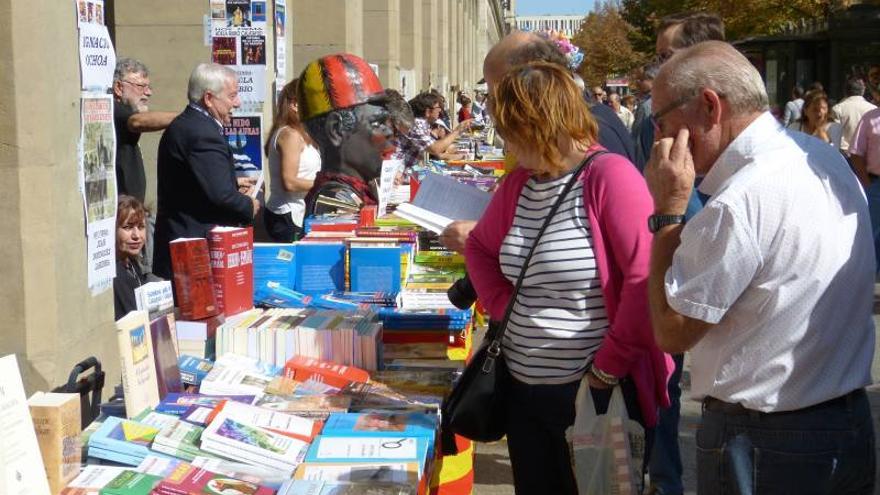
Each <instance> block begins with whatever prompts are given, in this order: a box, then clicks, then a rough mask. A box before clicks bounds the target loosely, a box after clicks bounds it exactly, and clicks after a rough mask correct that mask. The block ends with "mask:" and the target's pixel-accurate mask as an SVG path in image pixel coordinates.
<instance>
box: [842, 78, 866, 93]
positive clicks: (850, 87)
mask: <svg viewBox="0 0 880 495" xmlns="http://www.w3.org/2000/svg"><path fill="white" fill-rule="evenodd" d="M864 94H865V81H863V80H862V78H861V77H850V78H849V79H847V80H846V96H862V95H864Z"/></svg>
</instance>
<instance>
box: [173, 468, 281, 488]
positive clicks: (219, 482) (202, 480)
mask: <svg viewBox="0 0 880 495" xmlns="http://www.w3.org/2000/svg"><path fill="white" fill-rule="evenodd" d="M156 492H157V494H160V495H201V494H211V495H274V494H275V490H272V489H271V488H268V487H265V486H260V485H257V484H256V483H251V482H249V481H243V480H239V479H235V478H230V477H228V476H225V475H222V474H217V473H213V472H211V471H208V470H205V469H203V468H199V467H195V466H190V465H181V466H179V467H178V468H177V469H176V470H175V471H174V472H173V473H171V474H170V475H169V476H168V477H167V478H165V479H164V480H162V481H161V482H160V483H159V484H158V486H157V487H156Z"/></svg>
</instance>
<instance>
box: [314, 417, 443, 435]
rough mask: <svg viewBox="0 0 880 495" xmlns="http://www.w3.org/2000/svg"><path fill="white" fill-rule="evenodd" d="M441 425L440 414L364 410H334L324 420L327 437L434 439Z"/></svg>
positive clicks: (324, 433)
mask: <svg viewBox="0 0 880 495" xmlns="http://www.w3.org/2000/svg"><path fill="white" fill-rule="evenodd" d="M437 427H438V420H437V415H436V414H419V413H394V412H385V411H377V412H363V413H332V414H331V415H330V417H328V418H327V421H326V422H325V423H324V429H323V430H322V431H321V435H323V436H325V437H330V436H333V437H357V436H365V437H382V436H397V435H400V436H405V437H425V438H434V435H435V434H436V431H437Z"/></svg>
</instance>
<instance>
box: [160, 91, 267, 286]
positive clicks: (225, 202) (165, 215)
mask: <svg viewBox="0 0 880 495" xmlns="http://www.w3.org/2000/svg"><path fill="white" fill-rule="evenodd" d="M233 163H234V162H233V159H232V150H231V149H230V148H229V145H228V144H227V142H226V138H225V137H223V135H222V133H221V130H220V128H219V126H218V125H217V122H215V121H214V119H212V118H211V117H210V116H208V115H205V114H202V113H201V112H199V111H198V110H196V109H194V108H192V107H190V106H187V107H186V109H185V110H184V111H183V112H182V113H181V114H180V115H178V116H177V118H175V119H174V121H172V122H171V125H169V126H168V129H166V130H165V133H164V134H163V135H162V139H161V141H159V154H158V164H157V168H158V185H157V192H158V203H159V204H158V211H157V215H156V232H155V236H156V237H155V239H156V242H155V244H154V249H153V273H155V274H156V275H158V276H160V277H162V278H165V279H171V275H172V273H171V256H170V253H169V250H168V243H169V242H170V241H172V240H174V239H177V238H178V237H207V234H208V231H209V230H210V229H211V228H213V227H214V226H216V225H230V226H236V225H250V224H251V223H253V209H254V206H253V202H252V201H251V198H250V197H248V196H247V195H244V194H241V193H240V192H238V184H237V182H236V180H235V168H234V165H233Z"/></svg>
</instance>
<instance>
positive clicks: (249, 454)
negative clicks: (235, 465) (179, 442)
mask: <svg viewBox="0 0 880 495" xmlns="http://www.w3.org/2000/svg"><path fill="white" fill-rule="evenodd" d="M308 445H309V444H308V442H304V441H302V440H298V439H295V438H291V437H287V436H284V435H280V434H278V433H274V432H272V431H269V430H267V429H265V428H260V427H256V426H252V425H247V424H244V423H240V422H238V421H235V420H233V419H230V418H228V417H226V416H225V415H224V414H223V413H222V412H221V413H220V415H218V416H217V418H216V419H215V420H214V421H213V422H212V423H211V424H210V425H209V426H208V428H207V429H206V430H205V432H204V433H203V434H202V449H204V450H205V451H206V452H211V453H213V454H217V455H219V456H221V457H226V458H230V459H236V460H239V459H240V460H242V461H243V462H247V463H255V462H256V463H257V464H258V465H260V464H265V465H269V466H273V467H275V468H277V469H282V470H285V471H288V472H292V471H293V469H294V468H295V467H296V465H297V464H298V463H299V462H300V459H301V458H302V454H303V452H305V450H306V449H307V448H308Z"/></svg>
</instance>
